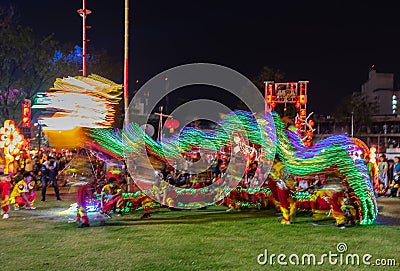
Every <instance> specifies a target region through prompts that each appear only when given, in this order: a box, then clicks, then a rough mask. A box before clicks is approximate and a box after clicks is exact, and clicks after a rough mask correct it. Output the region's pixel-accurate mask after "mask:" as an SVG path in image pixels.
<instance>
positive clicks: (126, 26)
mask: <svg viewBox="0 0 400 271" xmlns="http://www.w3.org/2000/svg"><path fill="white" fill-rule="evenodd" d="M128 45H129V0H125V37H124V111H125V125H127V124H128V123H129V114H128V107H129V104H128V103H129V89H128V81H129V80H128V57H129V56H128Z"/></svg>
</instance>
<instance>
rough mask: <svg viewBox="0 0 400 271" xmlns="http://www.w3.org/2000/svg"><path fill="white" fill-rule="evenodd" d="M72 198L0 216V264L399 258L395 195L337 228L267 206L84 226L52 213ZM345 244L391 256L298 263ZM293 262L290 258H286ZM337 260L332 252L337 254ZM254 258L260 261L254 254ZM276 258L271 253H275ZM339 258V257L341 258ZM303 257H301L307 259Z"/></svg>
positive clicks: (166, 213)
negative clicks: (282, 216)
mask: <svg viewBox="0 0 400 271" xmlns="http://www.w3.org/2000/svg"><path fill="white" fill-rule="evenodd" d="M70 203H72V200H68V199H66V200H65V201H63V202H56V201H55V200H54V199H50V200H49V201H48V202H46V203H41V202H39V203H38V204H37V209H36V210H20V211H14V210H12V211H11V212H10V218H9V219H8V220H1V221H0V236H1V237H0V259H1V267H0V270H2V271H6V270H13V271H16V270H69V271H70V270H84V271H90V270H310V269H311V270H398V269H399V263H400V255H399V252H398V251H399V249H398V247H399V244H400V243H399V236H400V227H399V225H400V220H399V218H400V200H399V199H394V198H393V199H380V205H379V206H380V208H381V210H382V211H381V213H380V216H379V219H378V220H377V223H376V224H375V225H371V226H355V227H350V228H346V229H338V228H336V227H334V226H333V224H332V222H326V223H320V225H319V226H314V225H312V224H311V221H312V220H311V218H310V217H308V216H305V215H304V216H302V215H299V216H298V217H297V218H296V222H295V223H294V224H292V225H281V224H279V217H278V216H277V215H276V214H275V211H274V210H261V211H259V210H256V209H248V210H242V211H240V212H236V211H235V212H226V211H225V210H226V208H225V207H222V206H217V207H208V208H206V209H204V210H183V211H172V210H169V209H158V210H154V211H153V213H152V217H151V218H150V219H149V220H141V219H140V217H141V215H142V213H140V212H137V213H130V214H126V215H123V216H121V217H117V216H113V218H112V219H111V220H108V221H107V222H106V224H105V225H103V226H102V225H100V222H99V220H97V219H95V217H91V227H89V228H83V229H80V228H77V225H76V224H68V223H67V220H68V219H69V218H68V217H65V216H60V215H59V214H58V212H60V211H63V210H65V209H67V208H68V207H69V204H70ZM339 243H345V244H346V245H347V251H346V252H344V253H341V254H342V255H344V257H345V256H346V255H347V254H349V253H351V254H358V255H359V257H360V259H362V256H363V255H364V254H366V253H368V254H371V255H372V258H371V259H370V260H369V262H371V263H374V261H375V260H376V259H395V260H396V262H397V263H396V265H397V266H395V267H388V266H385V267H382V266H379V267H378V266H372V265H370V266H367V265H364V264H362V263H360V265H345V264H342V265H340V264H339V263H340V262H339V263H337V264H335V265H332V264H330V263H329V259H327V258H324V265H322V266H321V265H318V266H316V265H309V264H305V265H301V257H302V255H304V254H315V255H316V257H317V258H316V261H317V263H318V262H319V261H320V257H321V255H322V254H324V253H327V254H328V253H329V252H331V253H336V254H339V255H340V253H338V251H337V245H338V244H339ZM265 249H267V250H268V255H269V256H270V255H271V254H276V255H278V254H285V255H286V256H287V257H289V256H290V255H291V254H297V255H298V256H299V257H300V265H293V264H290V262H289V259H288V258H286V259H283V261H285V262H287V263H288V265H287V266H283V265H280V264H278V263H275V264H274V265H271V264H270V263H269V262H268V263H266V264H265V265H260V264H259V263H258V262H257V257H258V255H260V254H262V253H264V251H265ZM291 259H292V260H293V261H294V260H295V258H291ZM337 259H338V261H339V260H340V258H339V256H338V257H337ZM260 260H264V257H261V258H260ZM275 260H276V258H275ZM342 262H343V263H345V262H344V260H343V261H342ZM306 263H308V262H307V261H306Z"/></svg>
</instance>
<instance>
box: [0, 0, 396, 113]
mask: <svg viewBox="0 0 400 271" xmlns="http://www.w3.org/2000/svg"><path fill="white" fill-rule="evenodd" d="M6 2H13V3H14V4H16V5H17V6H18V9H19V11H20V12H21V14H22V15H23V17H22V23H23V24H25V25H30V26H31V27H32V28H33V30H34V32H35V33H37V34H38V35H40V36H44V35H47V34H50V33H55V39H57V40H59V41H61V42H73V43H74V44H78V45H81V33H82V32H81V31H82V30H81V24H82V20H81V18H80V17H79V15H78V14H77V13H76V10H77V9H79V8H81V7H82V1H80V0H37V1H27V0H0V3H6ZM348 2H351V3H348ZM394 4H395V2H393V3H389V2H387V1H371V3H367V2H366V1H353V0H352V1H301V0H297V1H295V0H293V1H288V0H279V1H265V0H264V1H261V0H260V1H225V0H214V1H208V0H203V1H174V0H171V1H137V0H131V1H130V14H131V24H130V30H131V31H130V64H129V65H130V84H131V86H132V85H133V82H134V80H136V79H139V80H140V81H141V82H144V81H145V80H147V79H149V78H151V77H152V76H154V75H156V74H157V73H159V72H161V71H164V70H165V69H168V68H172V67H174V66H176V65H181V64H186V63H193V62H210V63H216V64H220V65H225V66H227V67H230V68H232V69H235V70H237V71H238V72H241V73H242V74H244V75H246V76H248V77H251V76H253V75H256V74H257V73H258V71H259V70H260V69H261V67H263V66H269V67H273V68H278V69H280V70H281V71H283V72H284V73H285V74H286V80H287V81H299V80H309V81H310V85H309V104H308V105H309V107H308V108H309V112H311V111H314V112H315V113H329V112H331V111H333V109H334V107H335V106H336V105H337V104H338V102H339V100H340V99H341V98H342V97H343V96H345V95H346V94H350V93H352V92H353V91H357V90H360V87H361V84H362V83H363V82H364V81H365V80H366V79H367V77H368V71H369V69H370V67H371V65H372V64H375V67H376V70H377V71H378V72H391V73H394V74H395V79H397V77H399V76H400V74H399V73H400V65H399V64H400V51H399V45H398V43H397V42H398V41H399V38H398V37H400V27H399V23H398V12H397V9H396V8H395V7H394ZM87 8H88V9H91V10H92V11H93V13H92V14H91V15H89V16H88V20H87V22H88V24H89V25H92V29H90V30H88V38H89V39H90V40H91V42H90V43H89V44H88V52H89V53H90V48H91V47H96V48H105V49H107V51H108V52H109V53H110V54H111V55H113V56H115V57H116V58H117V59H119V60H120V61H121V66H122V65H123V62H122V60H123V39H124V37H123V34H124V1H123V0H112V1H105V0H87ZM88 72H89V73H90V71H88ZM121 78H122V75H121ZM119 83H122V81H121V82H119ZM396 87H397V83H396Z"/></svg>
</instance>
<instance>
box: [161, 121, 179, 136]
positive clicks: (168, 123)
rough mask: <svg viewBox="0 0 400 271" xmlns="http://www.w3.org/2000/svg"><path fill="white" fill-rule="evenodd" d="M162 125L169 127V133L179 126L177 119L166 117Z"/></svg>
mask: <svg viewBox="0 0 400 271" xmlns="http://www.w3.org/2000/svg"><path fill="white" fill-rule="evenodd" d="M164 126H165V127H166V128H168V129H169V132H170V133H173V132H174V129H176V128H178V127H179V121H178V120H176V119H167V120H166V121H165V123H164Z"/></svg>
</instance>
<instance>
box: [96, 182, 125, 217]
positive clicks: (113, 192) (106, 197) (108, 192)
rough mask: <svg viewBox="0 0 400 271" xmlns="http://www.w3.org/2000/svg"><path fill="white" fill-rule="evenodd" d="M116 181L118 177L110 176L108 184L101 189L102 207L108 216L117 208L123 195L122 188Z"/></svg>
mask: <svg viewBox="0 0 400 271" xmlns="http://www.w3.org/2000/svg"><path fill="white" fill-rule="evenodd" d="M116 181H117V179H116V178H114V177H110V178H109V179H108V184H106V185H104V186H103V189H102V190H101V200H100V206H101V207H100V209H101V211H102V212H104V213H105V214H106V215H108V216H109V215H110V212H111V211H112V210H115V209H116V208H117V203H118V201H120V198H121V197H122V190H121V188H120V187H119V186H118V185H117V184H116Z"/></svg>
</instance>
